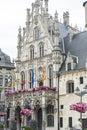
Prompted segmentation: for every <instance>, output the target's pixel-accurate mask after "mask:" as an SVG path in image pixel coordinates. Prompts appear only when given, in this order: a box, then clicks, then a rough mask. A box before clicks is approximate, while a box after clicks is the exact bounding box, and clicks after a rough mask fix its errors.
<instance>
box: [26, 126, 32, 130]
mask: <svg viewBox="0 0 87 130" xmlns="http://www.w3.org/2000/svg"><path fill="white" fill-rule="evenodd" d="M24 130H32V128H31V127H29V126H25V127H24Z"/></svg>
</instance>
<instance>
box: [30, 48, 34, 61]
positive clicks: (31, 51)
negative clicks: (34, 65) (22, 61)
mask: <svg viewBox="0 0 87 130" xmlns="http://www.w3.org/2000/svg"><path fill="white" fill-rule="evenodd" d="M33 59H34V46H30V60H33Z"/></svg>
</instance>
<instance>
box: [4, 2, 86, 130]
mask: <svg viewBox="0 0 87 130" xmlns="http://www.w3.org/2000/svg"><path fill="white" fill-rule="evenodd" d="M86 4H87V2H85V3H84V4H83V5H84V6H85V7H86ZM85 12H87V11H85ZM22 32H23V33H22ZM17 51H18V54H17V59H16V73H17V87H16V89H17V91H15V92H13V93H9V94H7V95H6V107H8V106H9V101H10V103H11V104H10V111H11V112H12V111H14V110H15V111H16V115H17V114H18V112H19V113H20V111H21V109H22V108H28V109H31V110H32V113H31V118H32V119H34V120H36V121H37V127H38V129H39V130H42V129H44V130H50V129H51V130H57V129H58V125H60V129H61V130H63V129H66V128H69V127H73V126H74V124H75V122H76V120H77V118H78V117H80V113H79V112H76V111H72V110H70V105H71V104H72V103H76V102H79V101H80V96H77V95H76V94H75V89H76V87H77V86H78V87H79V88H80V89H81V91H82V89H83V87H84V86H85V85H87V60H86V58H87V32H86V31H84V32H80V31H79V30H78V28H74V27H72V26H70V25H69V12H64V14H63V23H61V22H59V20H58V13H57V12H55V15H54V17H52V16H51V15H50V14H49V12H48V0H44V3H43V1H42V0H36V1H35V3H33V4H32V9H31V10H30V9H27V19H26V26H25V27H24V28H23V31H22V29H21V27H19V33H18V45H17ZM85 99H86V94H85V95H84V96H83V101H84V102H86V100H85ZM26 102H27V103H26ZM26 104H27V105H26ZM11 112H10V115H11V117H10V118H13V115H12V114H11ZM16 118H17V128H20V127H21V125H25V124H26V123H27V120H28V121H29V119H30V116H26V118H25V116H22V117H21V118H22V120H21V123H20V117H19V114H18V116H17V117H16ZM86 118H87V113H83V119H84V120H85V119H86ZM58 119H60V121H59V120H58Z"/></svg>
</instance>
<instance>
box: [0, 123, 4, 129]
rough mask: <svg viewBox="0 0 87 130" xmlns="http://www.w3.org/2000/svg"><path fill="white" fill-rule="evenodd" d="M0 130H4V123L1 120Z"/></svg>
mask: <svg viewBox="0 0 87 130" xmlns="http://www.w3.org/2000/svg"><path fill="white" fill-rule="evenodd" d="M0 130H4V125H3V123H1V122H0Z"/></svg>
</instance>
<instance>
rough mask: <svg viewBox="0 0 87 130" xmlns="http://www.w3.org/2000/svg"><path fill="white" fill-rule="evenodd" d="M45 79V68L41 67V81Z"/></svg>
mask: <svg viewBox="0 0 87 130" xmlns="http://www.w3.org/2000/svg"><path fill="white" fill-rule="evenodd" d="M44 80H46V74H45V68H44V66H43V67H42V81H44Z"/></svg>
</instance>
